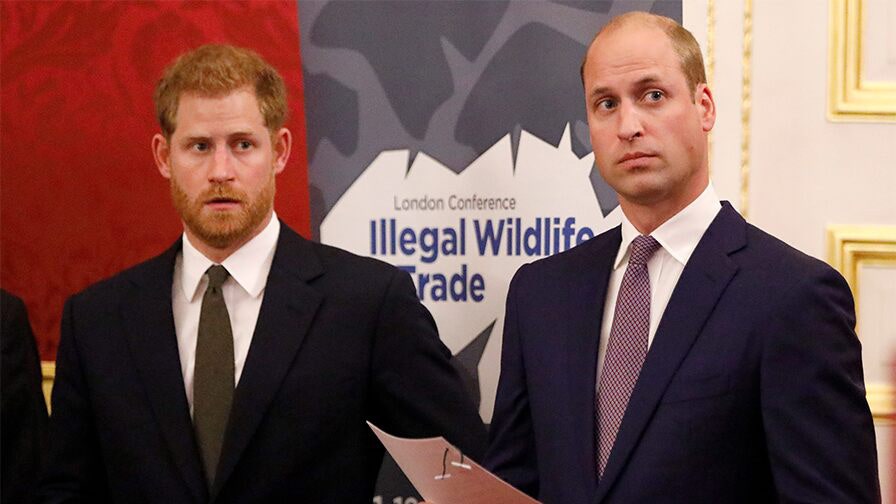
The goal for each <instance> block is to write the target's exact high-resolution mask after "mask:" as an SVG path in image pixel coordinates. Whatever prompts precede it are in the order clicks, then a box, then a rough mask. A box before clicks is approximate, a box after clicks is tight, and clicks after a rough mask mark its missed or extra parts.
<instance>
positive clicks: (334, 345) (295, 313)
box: [41, 225, 486, 504]
mask: <svg viewBox="0 0 896 504" xmlns="http://www.w3.org/2000/svg"><path fill="white" fill-rule="evenodd" d="M180 243H181V242H180V240H178V241H177V243H175V245H174V246H173V247H171V248H170V249H169V250H168V251H167V252H165V253H164V254H162V255H161V256H159V257H157V258H155V259H152V260H150V261H148V262H145V263H143V264H141V265H138V266H136V267H134V268H132V269H130V270H127V271H125V272H123V273H121V274H119V275H117V276H115V277H113V278H111V279H109V280H106V281H103V282H101V283H99V284H97V285H94V286H92V287H90V288H88V289H87V290H86V291H84V292H82V293H80V294H78V295H76V296H74V297H72V298H71V299H70V300H69V301H68V303H67V304H66V307H65V312H64V315H63V321H62V338H61V341H60V345H59V351H58V356H57V368H56V383H55V387H54V390H53V397H52V399H53V401H52V405H53V414H52V419H51V430H50V432H51V434H50V438H51V439H50V442H51V455H50V460H49V464H48V465H49V470H48V472H47V474H46V476H45V478H44V481H43V486H42V489H41V490H42V496H43V500H42V501H43V502H91V503H92V502H123V503H129V504H131V503H144V502H145V503H149V502H158V503H164V504H175V503H204V502H217V503H241V504H242V503H255V502H258V503H269V502H322V503H323V502H327V503H329V502H333V503H349V502H356V503H364V504H369V503H370V499H371V496H372V494H373V489H374V484H375V481H376V475H377V472H378V470H379V467H380V463H381V461H382V456H383V448H382V446H381V445H380V444H379V442H378V441H377V440H376V439H375V437H374V436H373V434H372V433H371V432H370V430H369V429H368V427H367V425H366V424H365V422H364V420H367V419H369V420H371V421H372V422H374V423H376V424H378V425H381V426H383V428H385V429H386V430H388V431H391V432H394V433H398V434H400V435H404V436H410V437H425V436H435V435H444V436H446V437H447V438H448V439H449V440H451V442H452V443H454V444H455V445H457V446H459V447H461V448H462V449H463V450H464V451H465V452H470V453H476V452H479V453H480V454H481V453H482V451H483V450H484V447H485V442H486V434H485V429H484V427H483V425H482V422H481V420H480V418H479V415H478V413H477V411H476V410H475V408H474V406H473V404H472V401H470V399H469V398H468V397H467V395H466V392H465V390H466V389H465V388H464V386H463V385H462V382H461V380H460V378H459V377H458V375H457V374H456V372H455V370H454V368H453V367H452V365H451V364H450V362H449V358H450V353H449V351H448V349H447V348H446V347H445V346H444V345H443V344H442V343H441V341H440V340H439V338H438V334H437V333H436V328H435V323H434V321H433V319H432V317H431V316H430V314H429V312H428V311H427V310H426V309H425V308H424V307H423V305H421V304H420V302H419V301H418V299H417V296H416V291H415V290H414V288H413V284H412V283H411V279H410V277H409V276H408V275H407V273H404V272H401V271H400V270H398V269H396V268H394V267H392V266H389V265H387V264H385V263H382V262H380V261H376V260H373V259H368V258H362V257H358V256H355V255H352V254H349V253H347V252H345V251H342V250H339V249H335V248H332V247H327V246H324V245H320V244H317V243H312V242H309V241H307V240H305V239H303V238H301V237H300V236H298V235H297V234H295V233H294V232H293V231H292V230H290V229H289V228H287V227H286V225H282V227H281V232H280V237H279V240H278V242H277V249H276V252H275V255H274V260H273V263H272V265H271V271H270V274H269V276H268V280H267V285H266V287H265V293H264V300H263V302H262V305H261V311H260V313H259V315H258V322H257V324H256V327H255V333H254V336H253V339H252V344H251V346H250V348H249V353H248V356H247V358H246V363H245V367H244V368H243V372H242V376H241V378H240V381H239V384H238V386H237V388H236V390H235V393H234V399H233V410H232V413H231V417H230V422H229V425H228V429H227V433H226V436H225V440H224V448H223V452H222V454H221V461H220V465H219V467H218V473H217V476H216V478H215V486H214V488H213V489H211V491H210V492H209V490H208V489H207V488H206V483H205V480H204V477H203V475H202V469H201V464H200V458H199V454H198V451H197V448H196V442H195V439H194V435H193V427H192V422H191V419H190V414H189V407H188V404H187V399H186V395H185V392H184V381H183V378H182V375H181V366H180V359H179V355H178V350H177V339H176V336H175V329H174V320H173V315H172V307H171V285H172V278H173V270H174V262H175V258H176V256H177V253H178V251H179V250H180Z"/></svg>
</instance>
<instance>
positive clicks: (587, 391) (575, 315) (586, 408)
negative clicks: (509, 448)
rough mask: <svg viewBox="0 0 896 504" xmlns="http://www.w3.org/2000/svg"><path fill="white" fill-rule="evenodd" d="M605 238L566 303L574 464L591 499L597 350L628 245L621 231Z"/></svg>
mask: <svg viewBox="0 0 896 504" xmlns="http://www.w3.org/2000/svg"><path fill="white" fill-rule="evenodd" d="M605 238H606V239H598V240H595V241H593V242H592V243H593V248H592V250H589V251H587V254H586V255H584V259H585V260H584V261H582V263H581V264H576V265H574V266H573V267H572V268H571V269H570V271H569V272H568V274H569V278H570V284H569V285H568V287H569V288H568V289H567V291H566V293H567V298H566V301H565V302H564V303H563V306H565V308H566V312H567V317H566V318H567V320H568V321H569V327H568V332H567V346H566V350H567V360H568V362H569V367H568V370H567V376H568V383H569V390H568V392H567V394H568V397H569V401H568V404H569V406H570V415H569V418H570V419H571V420H572V422H573V425H572V429H573V432H572V433H571V436H570V439H574V440H576V442H577V443H576V446H578V447H579V450H578V452H576V453H575V456H574V457H573V460H574V461H575V462H576V465H577V466H578V467H579V478H581V480H580V481H581V485H583V486H582V487H583V488H588V489H589V491H588V495H593V494H594V489H595V484H596V476H595V475H596V474H597V470H596V466H595V463H596V458H595V451H594V450H595V446H596V445H595V441H594V419H595V416H594V415H595V401H594V394H595V383H596V376H597V347H598V342H599V340H600V328H601V320H602V319H603V311H604V304H605V300H606V297H607V285H608V283H609V280H610V272H611V271H612V269H613V262H614V261H615V259H616V254H617V252H618V251H619V244H620V242H621V241H622V233H621V231H620V228H619V227H616V228H615V229H613V230H611V231H609V232H608V233H607V234H606V237H605ZM589 245H590V244H589Z"/></svg>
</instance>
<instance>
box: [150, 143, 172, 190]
mask: <svg viewBox="0 0 896 504" xmlns="http://www.w3.org/2000/svg"><path fill="white" fill-rule="evenodd" d="M152 156H153V158H154V159H155V161H156V168H158V169H159V173H161V174H162V176H163V177H165V178H166V179H170V178H171V165H170V159H171V148H170V147H169V145H168V140H165V137H164V136H162V135H161V134H159V133H156V134H155V135H154V136H153V137H152Z"/></svg>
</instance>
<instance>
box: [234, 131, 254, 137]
mask: <svg viewBox="0 0 896 504" xmlns="http://www.w3.org/2000/svg"><path fill="white" fill-rule="evenodd" d="M254 136H255V132H253V131H252V130H246V131H242V130H240V131H234V132H233V133H228V134H227V137H228V138H234V137H254Z"/></svg>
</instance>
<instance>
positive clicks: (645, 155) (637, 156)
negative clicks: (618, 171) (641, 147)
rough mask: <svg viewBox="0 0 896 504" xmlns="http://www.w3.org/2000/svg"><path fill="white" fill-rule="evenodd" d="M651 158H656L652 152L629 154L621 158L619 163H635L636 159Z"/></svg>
mask: <svg viewBox="0 0 896 504" xmlns="http://www.w3.org/2000/svg"><path fill="white" fill-rule="evenodd" d="M649 157H654V154H652V153H650V152H640V151H638V152H629V153H628V154H626V155H624V156H622V157H621V158H619V163H625V162H626V161H633V160H636V159H643V158H649Z"/></svg>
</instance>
